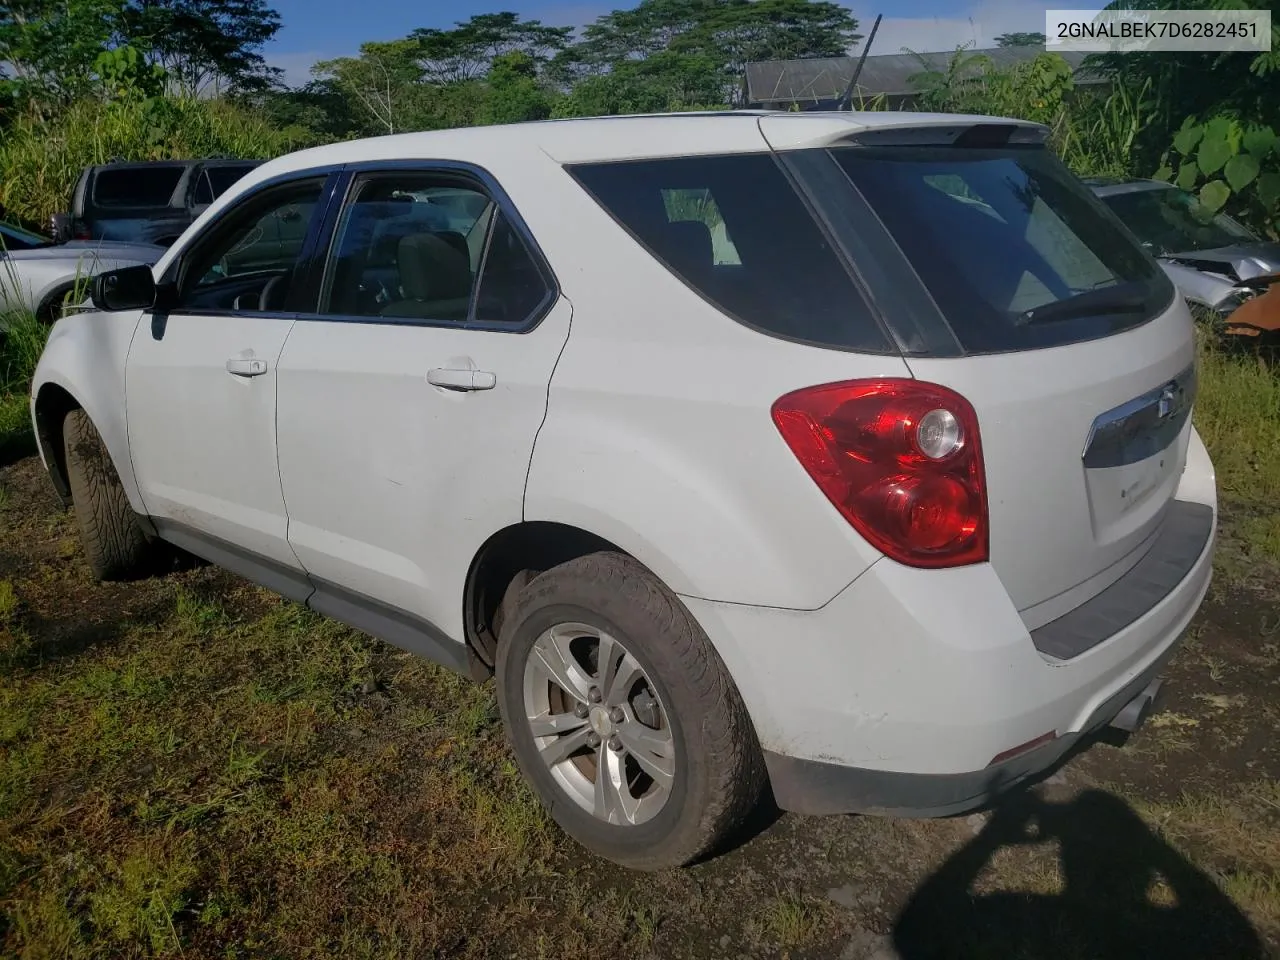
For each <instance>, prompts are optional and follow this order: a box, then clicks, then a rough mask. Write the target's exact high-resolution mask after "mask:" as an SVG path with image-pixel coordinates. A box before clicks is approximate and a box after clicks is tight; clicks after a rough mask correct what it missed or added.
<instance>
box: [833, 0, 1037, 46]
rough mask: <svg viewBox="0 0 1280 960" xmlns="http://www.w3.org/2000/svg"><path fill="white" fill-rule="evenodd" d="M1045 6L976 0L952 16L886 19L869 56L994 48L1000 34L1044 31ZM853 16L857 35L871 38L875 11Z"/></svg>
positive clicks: (858, 10) (1022, 0)
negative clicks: (969, 45) (965, 48)
mask: <svg viewBox="0 0 1280 960" xmlns="http://www.w3.org/2000/svg"><path fill="white" fill-rule="evenodd" d="M1046 7H1047V5H1045V4H1039V3H1028V2H1027V0H978V2H977V3H974V4H972V5H971V6H970V7H969V8H968V9H967V10H964V11H962V12H960V14H959V15H958V16H955V17H885V18H884V20H882V21H881V22H880V30H879V31H878V32H877V33H876V42H875V44H874V45H873V46H872V48H871V53H872V55H875V54H887V53H905V52H907V50H914V51H916V52H917V53H929V52H934V51H949V50H954V49H955V48H956V47H958V46H960V45H961V44H971V45H972V46H975V47H979V48H982V47H994V46H995V45H996V41H995V38H996V37H998V36H1000V34H1002V33H1017V32H1028V33H1029V32H1043V31H1044V11H1045V9H1046ZM854 14H855V15H856V16H857V18H858V29H859V32H861V33H862V34H863V35H864V37H865V36H868V35H870V33H871V25H872V24H873V23H875V19H876V15H875V12H874V11H870V12H868V10H867V8H863V7H861V6H858V7H855V8H854ZM863 42H865V40H864V41H863ZM861 49H862V47H861V43H860V44H859V46H858V50H861Z"/></svg>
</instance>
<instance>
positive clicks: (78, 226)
mask: <svg viewBox="0 0 1280 960" xmlns="http://www.w3.org/2000/svg"><path fill="white" fill-rule="evenodd" d="M71 235H72V237H73V238H74V239H76V240H92V239H93V235H92V234H91V233H90V232H89V225H88V224H87V223H83V222H81V221H79V220H77V221H76V222H75V224H74V226H72V228H71Z"/></svg>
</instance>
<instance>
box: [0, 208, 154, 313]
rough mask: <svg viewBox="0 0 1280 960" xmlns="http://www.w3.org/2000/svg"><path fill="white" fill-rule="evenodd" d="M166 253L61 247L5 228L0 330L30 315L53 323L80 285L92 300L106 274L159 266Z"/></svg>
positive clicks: (1, 233) (99, 245)
mask: <svg viewBox="0 0 1280 960" xmlns="http://www.w3.org/2000/svg"><path fill="white" fill-rule="evenodd" d="M162 253H164V248H163V247H158V246H154V245H152V244H138V243H122V242H117V241H110V240H99V241H84V240H78V241H72V242H70V243H65V244H55V243H54V242H53V241H52V240H50V239H49V238H48V237H42V236H40V235H39V234H36V233H32V232H30V231H28V230H19V229H18V228H16V227H11V226H9V225H8V224H0V329H3V327H4V324H5V321H4V314H5V313H7V312H9V311H11V310H15V309H22V310H29V311H31V312H32V313H34V314H35V315H36V316H37V317H38V318H39V319H41V320H43V321H44V322H46V323H51V322H52V321H54V320H55V319H57V317H58V316H59V315H60V314H61V311H62V308H63V303H64V301H65V299H66V298H67V296H68V295H69V294H71V293H72V292H73V291H74V290H75V289H76V288H77V286H79V287H80V289H81V291H82V297H81V299H82V300H83V299H88V281H89V279H90V278H91V277H93V276H94V275H95V274H98V273H101V272H103V271H105V270H118V269H120V268H121V267H127V266H131V265H137V264H152V263H155V262H156V261H157V260H158V259H159V258H160V255H161V254H162Z"/></svg>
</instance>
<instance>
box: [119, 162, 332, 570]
mask: <svg viewBox="0 0 1280 960" xmlns="http://www.w3.org/2000/svg"><path fill="white" fill-rule="evenodd" d="M324 187H325V178H324V177H323V176H310V177H306V178H302V179H298V180H294V181H291V182H288V183H283V184H275V185H273V186H269V187H266V188H260V189H258V190H255V191H254V192H253V193H251V194H249V195H246V196H245V197H244V198H242V199H240V200H238V201H236V203H235V204H234V205H233V206H232V207H230V208H228V210H227V211H226V212H225V214H224V215H222V216H220V217H219V218H218V219H217V220H216V221H214V222H213V223H212V224H210V225H209V227H208V228H207V229H206V230H204V231H203V232H202V233H201V235H200V236H198V237H196V238H194V239H193V240H192V242H191V243H190V244H189V246H188V248H187V249H186V250H185V251H184V252H183V253H182V254H181V255H180V257H179V259H178V262H177V264H176V265H175V266H174V267H173V268H172V269H171V270H170V271H167V272H166V276H165V278H163V282H168V281H172V282H173V283H174V284H176V288H175V290H174V292H173V294H172V296H171V299H170V302H169V303H168V304H167V309H157V310H156V311H155V312H153V313H152V314H150V315H144V316H143V318H142V323H141V324H140V325H139V328H138V331H137V333H136V335H135V336H134V340H133V345H132V347H131V348H130V352H129V360H128V364H127V368H126V374H125V393H126V410H127V417H128V426H129V444H130V449H131V452H132V456H133V468H134V472H135V474H136V475H137V478H138V487H139V489H140V491H141V494H142V499H143V502H144V504H145V505H146V508H147V512H148V513H149V514H150V515H151V516H152V517H154V518H155V520H156V523H157V527H159V528H160V530H161V532H162V534H163V535H164V536H166V538H168V539H171V540H173V541H174V542H177V543H179V544H180V545H182V546H185V547H187V548H188V549H190V550H192V552H194V553H197V554H202V555H204V556H207V557H209V558H210V559H214V560H216V561H217V562H219V563H221V564H223V565H226V566H228V567H230V568H232V569H238V570H240V571H241V572H244V573H247V574H249V575H251V576H254V577H255V579H258V580H260V581H262V582H266V583H267V584H268V585H270V586H273V587H275V588H277V589H279V590H280V591H281V592H283V593H285V594H286V595H291V596H297V595H300V594H305V577H304V576H302V575H301V567H300V565H299V563H298V561H297V558H296V557H295V556H294V554H293V551H292V550H291V549H290V548H289V543H288V536H287V518H286V516H285V509H284V497H283V496H282V494H281V490H280V474H279V469H278V466H277V461H276V364H277V362H278V361H279V359H280V353H281V350H282V349H283V347H284V343H285V339H286V338H287V337H288V335H289V331H290V329H291V328H292V327H293V325H294V322H295V320H294V317H295V315H296V312H297V310H298V309H299V308H300V307H299V305H300V304H305V298H306V296H307V291H306V290H302V289H295V288H296V287H297V286H298V285H297V284H295V283H294V282H293V281H294V277H295V275H301V274H302V273H303V272H304V271H303V269H302V267H303V264H304V263H305V261H304V260H303V250H302V247H301V245H294V246H293V247H292V248H291V249H289V250H288V251H286V252H282V251H281V249H280V245H279V243H278V242H275V240H276V238H278V237H279V234H280V222H281V221H283V220H288V221H289V223H290V224H291V226H296V223H297V221H302V222H303V223H306V224H311V223H312V222H313V221H314V220H315V219H316V218H318V217H319V216H320V215H321V209H320V208H321V204H320V200H321V197H322V196H323V195H324ZM268 249H274V251H275V256H273V257H269V256H266V252H267V250H268ZM163 282H162V285H163ZM312 306H314V301H313V303H312ZM255 565H256V566H255ZM259 567H261V569H259ZM281 578H283V579H284V581H285V582H281Z"/></svg>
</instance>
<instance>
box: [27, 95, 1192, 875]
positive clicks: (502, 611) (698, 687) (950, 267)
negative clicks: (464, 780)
mask: <svg viewBox="0 0 1280 960" xmlns="http://www.w3.org/2000/svg"><path fill="white" fill-rule="evenodd" d="M1044 137H1045V130H1044V129H1043V128H1042V127H1038V126H1035V125H1032V124H1027V123H1023V122H1020V121H1009V120H1000V119H994V118H981V117H961V116H939V115H922V114H910V113H874V114H850V113H843V114H772V113H771V114H754V113H734V114H701V115H682V116H651V117H622V118H609V119H592V120H575V121H557V122H548V123H540V124H529V125H520V126H513V127H489V128H483V129H467V130H451V131H447V132H439V133H423V134H409V135H404V136H395V137H383V138H378V139H372V140H363V141H356V142H350V143H343V144H336V145H332V146H326V147H321V148H318V149H314V150H307V151H304V152H300V153H295V154H291V155H289V156H286V157H282V158H280V159H278V160H275V161H273V162H270V163H267V164H265V165H263V166H261V167H259V168H258V169H257V170H255V171H254V172H253V173H251V174H249V175H248V176H246V177H245V178H244V179H243V180H241V181H240V182H238V183H237V184H236V185H235V186H234V187H233V188H232V189H230V190H228V191H227V193H226V194H224V195H223V196H222V197H220V198H219V199H218V200H217V201H216V202H215V203H214V204H213V205H212V206H211V207H210V208H209V209H208V211H207V212H205V213H204V214H203V215H202V216H201V217H200V219H199V220H198V221H197V222H196V223H195V224H194V225H193V226H192V227H191V228H190V229H189V230H187V232H186V233H185V234H184V235H183V236H182V237H181V238H180V239H179V241H178V242H177V243H175V244H174V245H173V247H172V248H171V250H169V251H168V252H167V254H166V256H165V257H164V258H163V259H161V260H160V262H159V263H158V264H157V265H156V267H155V268H154V272H153V271H152V270H151V269H149V268H146V267H142V268H133V269H129V270H121V271H117V272H115V273H112V274H107V275H105V276H104V277H102V278H100V280H99V282H98V284H97V288H96V291H95V304H96V306H97V308H98V309H97V312H93V313H86V314H81V315H77V316H73V317H69V318H67V319H64V320H62V321H60V322H59V323H58V324H57V326H56V328H55V329H54V330H53V332H52V335H51V337H50V339H49V343H48V346H47V348H46V350H45V352H44V356H43V358H42V360H41V362H40V366H39V369H38V371H37V373H36V377H35V381H34V385H33V395H32V413H33V417H34V420H35V423H36V426H37V430H38V434H39V440H40V450H41V456H42V457H43V459H44V462H45V464H46V466H47V468H48V470H49V472H50V474H51V476H52V479H53V483H54V485H55V486H56V487H57V489H58V491H59V492H60V493H61V495H62V496H63V497H64V498H66V499H69V500H70V501H72V502H73V503H74V507H75V511H76V514H77V516H78V518H79V523H80V529H81V535H82V540H83V544H84V548H85V551H86V553H87V555H88V559H89V562H90V564H91V566H92V568H93V570H94V572H95V574H96V575H98V576H100V577H120V576H129V575H134V574H136V573H138V572H139V571H142V570H144V569H147V564H148V563H149V562H150V557H151V555H152V554H153V553H154V551H156V550H157V549H161V548H164V547H168V546H176V547H179V548H182V549H184V550H186V551H188V552H191V553H194V554H197V555H200V556H202V557H204V558H206V559H208V560H210V561H212V562H214V563H217V564H220V565H222V566H225V567H227V568H229V569H231V570H233V571H236V572H238V573H240V574H243V575H245V576H247V577H249V578H251V579H253V580H255V581H257V582H259V583H261V584H263V585H265V586H267V587H269V588H271V589H273V590H276V591H278V592H279V593H281V594H284V595H285V596H287V597H291V598H294V599H296V600H298V601H301V602H305V603H307V604H308V605H309V606H311V607H312V608H314V609H315V610H318V611H320V612H322V613H325V614H328V615H330V616H333V617H336V618H338V619H340V620H343V621H345V622H347V623H349V624H352V625H354V626H356V627H359V628H361V629H363V630H366V631H368V632H369V633H371V634H374V635H376V636H379V637H382V638H384V639H386V640H389V641H391V642H392V643H395V644H398V645H401V646H403V647H405V648H408V649H410V650H413V651H416V652H419V653H421V654H424V655H426V656H428V657H431V658H433V659H435V660H437V661H439V662H442V663H444V664H446V665H448V666H451V667H453V668H456V669H458V670H461V671H467V672H470V673H471V674H472V675H474V676H475V677H477V678H484V677H486V676H488V675H489V674H490V673H491V672H492V673H496V687H497V696H498V701H499V704H500V706H501V711H502V716H503V719H504V722H505V725H506V730H507V733H508V736H509V738H510V742H511V747H512V749H513V750H514V752H515V756H516V758H517V760H518V762H519V764H520V767H521V769H522V771H523V772H524V774H525V776H526V777H527V778H528V780H529V782H530V783H531V784H532V785H533V788H534V789H535V790H536V791H537V793H538V794H539V796H540V797H541V798H542V800H543V801H544V802H545V804H546V805H547V806H548V807H549V809H550V811H551V813H552V815H553V816H554V817H555V819H556V820H557V821H558V822H559V823H560V824H561V825H562V826H563V828H564V829H565V830H566V831H567V832H568V833H569V834H571V835H572V836H574V837H575V838H577V839H578V840H579V841H581V842H582V843H583V844H585V845H586V846H587V847H589V848H591V849H592V850H594V851H597V852H598V853H600V854H602V855H603V856H606V857H609V858H612V859H613V860H616V861H618V862H620V863H623V864H628V865H630V866H633V867H639V868H646V869H654V868H660V867H667V866H672V865H678V864H684V863H687V862H689V861H691V860H692V859H694V858H697V857H699V856H701V855H704V854H706V853H707V852H709V851H711V850H712V849H714V848H715V846H716V845H717V843H718V841H720V840H722V839H723V838H724V837H725V836H726V835H727V834H728V833H729V832H730V831H731V830H732V829H733V828H734V827H735V825H737V824H738V823H739V822H740V821H741V819H742V818H743V817H744V815H745V814H746V813H747V812H748V811H749V809H750V808H751V806H752V805H753V803H754V802H755V801H756V800H757V797H758V795H759V792H760V790H761V789H762V786H763V784H764V782H765V780H766V777H767V778H768V779H769V780H770V782H771V785H772V789H773V792H774V795H775V797H776V799H777V801H778V803H779V804H780V806H782V807H783V808H784V809H790V810H798V811H804V812H809V813H836V812H847V811H874V812H880V813H893V814H899V815H933V814H941V813H947V812H957V811H961V810H964V809H966V808H971V807H974V806H976V805H979V804H982V803H984V802H985V801H987V800H988V799H989V798H990V797H991V796H993V795H994V794H995V793H997V792H999V791H1001V790H1003V789H1005V788H1007V787H1008V786H1009V785H1010V784H1013V783H1016V782H1018V781H1020V780H1023V779H1025V778H1027V777H1028V776H1030V775H1032V774H1034V773H1037V772H1039V771H1041V770H1043V769H1045V768H1046V767H1047V766H1049V765H1051V764H1053V763H1054V761H1056V760H1057V759H1058V758H1060V757H1061V756H1062V755H1063V754H1064V752H1065V751H1066V750H1067V748H1068V747H1069V746H1070V745H1071V744H1072V743H1073V742H1075V741H1076V740H1077V739H1078V738H1080V737H1081V736H1083V735H1085V734H1087V733H1089V732H1091V731H1093V730H1096V729H1097V728H1099V727H1101V726H1104V725H1107V724H1109V723H1114V724H1116V725H1119V726H1122V727H1133V726H1134V725H1135V723H1136V722H1137V720H1138V718H1139V715H1140V714H1141V713H1142V711H1143V708H1144V707H1145V705H1146V704H1147V703H1148V702H1149V701H1150V699H1151V697H1152V694H1153V690H1154V688H1155V687H1156V686H1157V684H1158V680H1157V679H1156V675H1157V673H1158V671H1159V670H1160V668H1161V666H1162V665H1163V663H1164V662H1165V661H1166V659H1167V658H1168V657H1169V656H1170V654H1171V653H1172V651H1173V648H1174V646H1175V644H1176V642H1177V640H1178V638H1179V636H1180V635H1181V634H1182V632H1183V630H1184V628H1185V627H1186V626H1187V624H1188V621H1189V620H1190V619H1191V617H1192V616H1193V614H1194V613H1195V611H1196V608H1197V607H1198V605H1199V604H1200V602H1201V600H1202V598H1203V596H1204V594H1205V591H1206V589H1207V588H1208V583H1209V576H1210V558H1211V553H1212V547H1213V541H1214V528H1215V520H1216V511H1217V507H1216V494H1215V484H1214V475H1213V468H1212V465H1211V463H1210V461H1209V458H1208V456H1207V455H1206V452H1205V448H1204V446H1203V445H1202V443H1201V441H1200V438H1199V437H1198V436H1197V434H1196V431H1195V429H1194V427H1193V426H1192V423H1191V418H1190V413H1191V407H1192V402H1193V399H1194V393H1195V366H1194V349H1193V337H1192V321H1191V318H1190V316H1189V314H1188V311H1187V308H1186V305H1185V303H1184V302H1183V300H1182V299H1181V298H1180V297H1178V296H1176V295H1175V293H1174V289H1173V287H1172V286H1171V284H1170V282H1169V280H1168V279H1167V278H1166V277H1165V275H1164V273H1163V272H1162V271H1161V270H1160V268H1159V267H1158V266H1157V265H1156V263H1155V262H1154V261H1153V260H1152V259H1151V258H1150V257H1149V256H1148V255H1147V254H1146V253H1145V252H1144V251H1143V250H1142V249H1141V248H1140V247H1139V246H1138V244H1137V243H1136V242H1135V241H1134V240H1133V239H1132V238H1131V237H1130V236H1129V234H1128V233H1127V232H1126V231H1125V230H1124V229H1123V228H1122V226H1121V224H1120V223H1119V221H1118V220H1116V219H1115V217H1114V216H1113V215H1112V214H1111V213H1110V212H1109V211H1108V210H1107V209H1106V208H1105V207H1104V206H1103V205H1102V204H1101V202H1100V201H1098V200H1097V199H1096V198H1095V197H1094V196H1093V195H1092V194H1091V193H1090V191H1089V190H1088V189H1087V188H1086V187H1085V186H1084V185H1083V184H1081V183H1080V182H1079V181H1078V180H1076V178H1074V177H1073V176H1072V175H1071V174H1070V173H1069V172H1068V171H1067V170H1066V169H1065V168H1064V167H1063V165H1062V164H1061V163H1060V162H1059V161H1058V160H1057V159H1056V158H1055V157H1054V156H1053V155H1052V154H1051V152H1050V151H1049V150H1048V149H1047V148H1046V147H1045V145H1044ZM299 219H300V220H301V221H302V222H303V223H304V224H305V241H304V242H303V243H302V244H301V247H300V249H299V247H298V246H297V245H293V246H292V247H289V248H288V249H286V248H282V247H279V245H278V244H277V245H275V247H273V246H272V244H271V243H270V242H269V240H268V242H263V238H264V237H265V238H270V237H272V236H279V235H280V234H281V231H280V230H279V229H277V227H278V223H276V221H281V220H285V221H297V220H299Z"/></svg>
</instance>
